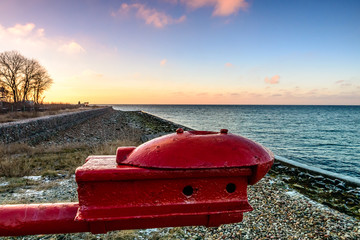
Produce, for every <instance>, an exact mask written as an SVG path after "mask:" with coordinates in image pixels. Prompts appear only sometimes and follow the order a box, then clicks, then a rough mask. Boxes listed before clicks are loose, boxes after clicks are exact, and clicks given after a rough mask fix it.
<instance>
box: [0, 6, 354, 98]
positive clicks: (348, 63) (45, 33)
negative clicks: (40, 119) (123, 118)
mask: <svg viewBox="0 0 360 240" xmlns="http://www.w3.org/2000/svg"><path fill="white" fill-rule="evenodd" d="M9 50H18V51H19V52H20V53H21V54H23V55H24V56H26V57H28V58H35V59H38V60H39V61H40V63H41V64H42V65H43V66H44V67H45V68H47V69H48V72H49V74H50V75H51V77H52V78H53V79H54V84H53V86H52V87H51V89H50V90H49V91H47V92H46V98H45V101H46V102H70V103H77V102H78V101H82V102H84V101H89V102H90V103H93V104H100V103H104V104H111V103H112V104H356V105H360V1H359V0H353V1H352V0H347V1H343V0H336V1H333V0H324V1H321V0H316V1H314V0H302V1H293V0H282V1H278V0H246V1H245V0H193V1H190V0H153V1H140V0H139V1H137V0H135V1H132V0H113V1H110V0H109V1H105V0H88V1H70V0H62V1H55V0H22V1H18V0H1V1H0V52H3V51H9Z"/></svg>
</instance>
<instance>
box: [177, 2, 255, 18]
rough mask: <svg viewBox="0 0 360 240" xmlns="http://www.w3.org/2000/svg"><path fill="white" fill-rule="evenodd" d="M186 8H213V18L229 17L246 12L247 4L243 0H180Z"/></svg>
mask: <svg viewBox="0 0 360 240" xmlns="http://www.w3.org/2000/svg"><path fill="white" fill-rule="evenodd" d="M181 2H182V3H184V4H185V5H186V6H187V7H188V8H190V9H193V10H195V9H198V8H201V7H208V6H210V7H214V11H213V13H212V15H213V16H229V15H232V14H236V13H237V12H238V11H239V10H240V9H242V10H246V9H247V8H248V3H247V2H245V0H192V1H189V0H182V1H181Z"/></svg>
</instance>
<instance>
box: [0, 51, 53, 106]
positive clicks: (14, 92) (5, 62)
mask: <svg viewBox="0 0 360 240" xmlns="http://www.w3.org/2000/svg"><path fill="white" fill-rule="evenodd" d="M52 83H53V80H52V79H51V77H50V76H49V74H48V72H47V70H46V69H45V68H44V67H43V66H42V65H41V64H40V63H39V62H38V61H37V60H35V59H28V58H26V57H24V56H23V55H21V54H20V53H19V52H17V51H6V52H2V53H0V90H1V92H2V97H3V98H5V100H6V101H9V102H14V103H17V102H25V101H29V100H32V101H34V103H35V104H39V103H42V100H43V99H44V96H43V94H44V91H45V90H46V89H48V88H49V87H50V86H51V85H52Z"/></svg>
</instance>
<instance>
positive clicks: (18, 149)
mask: <svg viewBox="0 0 360 240" xmlns="http://www.w3.org/2000/svg"><path fill="white" fill-rule="evenodd" d="M138 144H139V142H137V141H133V140H116V141H112V142H107V143H104V144H101V145H97V146H93V147H89V146H87V145H84V144H76V145H74V144H72V145H70V144H69V145H63V146H50V147H44V146H36V147H32V146H29V145H27V144H24V143H14V144H7V145H3V146H0V177H22V176H27V175H42V176H50V177H51V176H56V175H57V174H58V173H62V174H67V175H71V174H74V172H75V169H76V168H77V167H78V166H80V165H82V164H83V163H84V161H85V159H86V158H87V156H89V155H115V154H116V148H117V147H119V146H136V145H138Z"/></svg>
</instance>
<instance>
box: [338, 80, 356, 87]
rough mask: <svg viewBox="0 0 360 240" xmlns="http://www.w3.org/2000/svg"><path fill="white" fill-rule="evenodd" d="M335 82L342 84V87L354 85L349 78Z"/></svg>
mask: <svg viewBox="0 0 360 240" xmlns="http://www.w3.org/2000/svg"><path fill="white" fill-rule="evenodd" d="M335 84H337V85H340V87H350V86H352V83H351V81H348V80H338V81H336V82H335Z"/></svg>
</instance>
